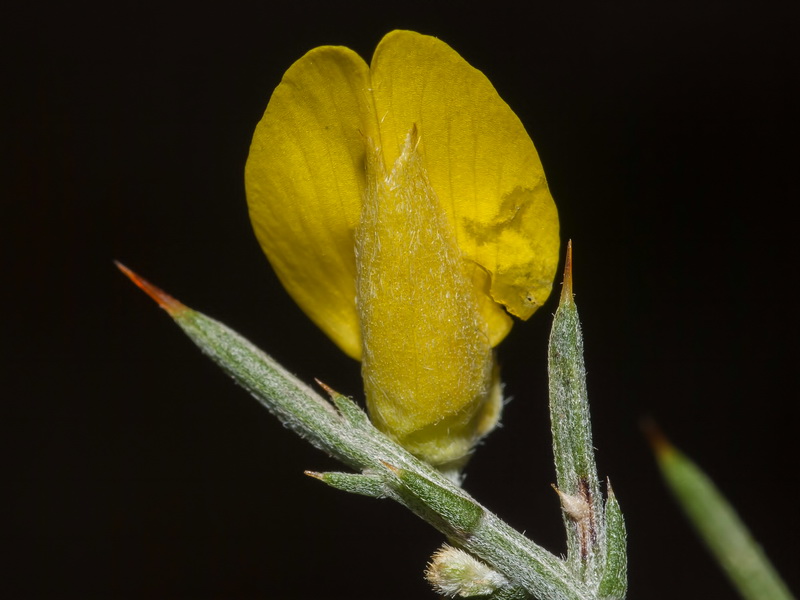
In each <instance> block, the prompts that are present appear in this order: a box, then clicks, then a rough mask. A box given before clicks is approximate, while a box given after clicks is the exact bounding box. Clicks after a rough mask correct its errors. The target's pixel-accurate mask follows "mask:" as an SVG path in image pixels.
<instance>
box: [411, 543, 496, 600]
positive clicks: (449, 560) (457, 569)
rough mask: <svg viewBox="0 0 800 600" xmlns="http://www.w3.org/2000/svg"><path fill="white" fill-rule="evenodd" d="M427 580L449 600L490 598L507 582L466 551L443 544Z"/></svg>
mask: <svg viewBox="0 0 800 600" xmlns="http://www.w3.org/2000/svg"><path fill="white" fill-rule="evenodd" d="M425 579H427V580H428V582H429V583H430V584H431V585H432V586H433V588H434V590H436V592H437V593H439V594H441V595H442V596H447V597H449V598H455V597H460V598H469V597H471V596H488V595H489V594H491V593H493V592H495V591H496V590H497V589H499V588H501V587H504V586H507V585H508V580H507V579H506V578H505V577H503V576H502V575H501V574H500V573H498V572H497V571H495V570H493V569H492V568H491V567H489V566H488V565H486V564H484V563H482V562H480V561H479V560H477V559H475V558H473V557H472V556H470V555H469V554H467V553H466V552H464V551H463V550H459V549H458V548H453V547H452V546H448V545H447V544H444V545H443V546H442V547H441V548H439V550H437V551H436V553H435V554H434V555H433V556H432V557H431V562H430V563H429V564H428V569H427V570H426V571H425Z"/></svg>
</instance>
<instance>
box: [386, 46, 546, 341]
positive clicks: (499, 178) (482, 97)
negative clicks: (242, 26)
mask: <svg viewBox="0 0 800 600" xmlns="http://www.w3.org/2000/svg"><path fill="white" fill-rule="evenodd" d="M371 81H372V89H373V97H374V102H375V110H376V111H377V117H378V121H379V123H380V135H381V137H380V143H381V146H382V148H383V154H384V160H385V163H386V164H387V165H390V164H393V163H394V161H395V160H396V159H397V157H398V156H399V154H400V151H401V149H402V147H403V143H404V141H405V136H406V134H407V133H408V131H409V129H410V128H411V126H412V125H414V124H416V126H417V128H418V130H419V134H420V138H421V149H420V150H421V153H422V157H423V161H424V164H425V166H426V167H427V170H428V176H429V177H430V182H431V185H432V186H433V189H434V190H436V194H437V195H438V198H439V202H440V203H441V206H442V208H443V209H444V212H445V213H446V215H447V218H448V220H449V222H450V224H451V226H452V227H453V230H454V231H455V236H456V240H457V243H458V246H459V247H460V248H461V251H462V252H463V253H464V255H465V256H466V257H467V258H468V259H470V260H472V261H474V263H475V264H476V265H479V267H477V266H476V267H475V268H482V269H484V270H485V271H486V272H487V273H488V274H489V283H488V287H489V293H490V295H491V298H492V299H493V300H494V301H495V302H498V303H500V304H502V305H504V306H505V307H506V309H507V310H508V311H509V312H510V313H511V314H514V315H516V316H518V317H520V318H523V319H527V318H528V317H530V316H531V315H532V314H533V312H534V311H535V310H536V309H537V308H538V307H539V306H541V305H542V304H543V303H544V301H545V300H546V299H547V297H548V295H549V294H550V290H551V287H552V282H553V278H554V277H555V271H556V267H557V264H558V247H559V233H558V214H557V212H556V208H555V204H554V203H553V199H552V197H551V196H550V192H549V190H548V187H547V182H546V180H545V176H544V170H543V168H542V165H541V162H540V161H539V156H538V154H537V152H536V149H535V148H534V146H533V142H531V139H530V137H529V136H528V134H527V133H526V131H525V128H524V127H523V125H522V123H521V122H520V121H519V119H518V118H517V116H516V115H515V114H514V113H513V112H512V110H511V109H510V108H509V107H508V105H507V104H506V103H505V102H503V100H502V99H501V98H500V96H499V95H498V94H497V92H496V91H495V89H494V87H492V84H491V83H490V82H489V80H488V79H487V78H486V77H485V76H484V75H483V73H481V72H480V71H478V70H477V69H475V68H473V67H471V66H470V65H469V64H468V63H467V62H466V61H465V60H464V59H463V58H461V56H459V55H458V53H456V52H455V51H454V50H453V49H452V48H450V47H449V46H448V45H447V44H445V43H444V42H441V41H440V40H437V39H436V38H433V37H429V36H424V35H421V34H418V33H414V32H411V31H393V32H391V33H389V34H388V35H386V36H385V37H384V38H383V40H382V41H381V43H380V44H379V45H378V48H377V49H376V51H375V55H374V56H373V59H372V65H371ZM475 278H476V281H478V280H480V277H479V276H477V275H476V276H475ZM479 291H481V290H479ZM498 310H499V309H498V307H497V306H496V305H494V304H492V303H489V302H485V303H483V304H482V311H483V313H484V318H485V319H486V321H487V322H488V323H489V327H490V329H489V336H490V339H491V343H492V345H494V344H496V343H497V342H499V341H500V339H502V338H503V337H504V336H505V334H506V333H507V332H508V329H509V328H510V322H509V321H508V320H507V319H506V320H504V319H503V318H502V315H499V314H498Z"/></svg>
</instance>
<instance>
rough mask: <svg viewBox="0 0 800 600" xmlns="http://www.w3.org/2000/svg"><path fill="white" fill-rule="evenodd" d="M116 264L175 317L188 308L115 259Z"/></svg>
mask: <svg viewBox="0 0 800 600" xmlns="http://www.w3.org/2000/svg"><path fill="white" fill-rule="evenodd" d="M114 264H115V265H117V268H118V269H119V270H120V271H122V272H123V273H124V274H125V275H126V276H127V277H128V279H130V280H131V281H132V282H133V283H135V284H136V285H137V286H138V287H139V289H141V290H142V291H143V292H144V293H145V294H147V295H148V296H150V297H151V298H152V299H153V300H155V301H156V302H157V303H158V305H159V306H160V307H161V308H163V309H164V310H165V311H167V312H168V313H169V315H170V316H172V317H174V316H176V315H177V314H178V313H180V312H182V311H184V310H186V308H187V307H186V305H185V304H182V303H181V302H178V301H177V300H176V299H175V298H173V297H172V296H170V295H169V294H167V293H166V292H164V291H162V290H160V289H159V288H157V287H156V286H154V285H153V284H152V283H150V282H149V281H147V280H146V279H144V278H142V277H139V276H138V275H137V274H136V273H134V272H133V271H131V270H130V269H129V268H128V267H126V266H125V265H123V264H122V263H121V262H119V261H117V260H115V261H114Z"/></svg>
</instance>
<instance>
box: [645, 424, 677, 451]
mask: <svg viewBox="0 0 800 600" xmlns="http://www.w3.org/2000/svg"><path fill="white" fill-rule="evenodd" d="M639 427H640V428H641V430H642V433H644V435H645V437H646V438H647V441H648V442H650V447H651V448H652V449H653V452H655V453H656V455H658V456H666V455H667V454H669V453H671V452H673V451H674V450H675V447H674V446H673V445H672V444H671V443H670V441H669V440H668V439H667V436H666V435H664V432H663V431H661V429H660V428H659V427H658V425H656V422H655V421H654V420H653V419H652V418H650V417H645V418H644V419H642V420H641V421H640V422H639Z"/></svg>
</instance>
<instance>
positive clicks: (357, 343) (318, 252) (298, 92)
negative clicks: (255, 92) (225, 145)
mask: <svg viewBox="0 0 800 600" xmlns="http://www.w3.org/2000/svg"><path fill="white" fill-rule="evenodd" d="M369 87H370V84H369V69H368V67H367V65H366V63H365V62H364V61H363V60H362V59H361V58H360V57H359V56H358V55H357V54H356V53H355V52H353V51H352V50H349V49H348V48H343V47H338V46H323V47H320V48H315V49H314V50H311V51H310V52H309V53H307V54H306V55H305V56H303V57H302V58H301V59H300V60H298V61H297V62H296V63H294V64H293V65H292V66H291V67H290V68H289V70H288V71H287V72H286V74H285V75H284V76H283V80H282V81H281V83H280V85H278V87H277V88H276V89H275V91H274V93H273V94H272V97H271V99H270V101H269V105H268V106H267V109H266V112H265V113H264V117H263V118H262V120H261V122H260V123H259V124H258V126H257V128H256V131H255V134H254V137H253V142H252V145H251V147H250V155H249V157H248V160H247V166H246V168H245V186H246V191H247V200H248V205H249V209H250V218H251V220H252V223H253V228H254V230H255V233H256V237H257V238H258V241H259V243H260V244H261V247H262V248H263V250H264V252H265V254H266V255H267V258H268V259H269V261H270V262H271V263H272V266H273V268H274V269H275V272H276V273H277V275H278V277H279V278H280V280H281V282H282V283H283V285H284V287H285V288H286V290H287V291H288V292H289V294H291V296H292V297H293V298H294V300H295V301H296V302H297V304H298V305H299V306H300V307H301V308H302V309H303V310H304V311H305V313H306V314H307V315H308V316H309V317H310V318H311V319H312V320H313V321H314V322H315V323H316V324H317V325H318V326H319V327H320V328H321V329H322V330H323V331H324V332H325V333H326V334H327V335H328V336H329V337H330V338H331V339H333V340H334V342H336V343H337V344H338V345H339V346H340V347H341V348H342V350H344V351H345V352H346V353H347V354H349V355H350V356H352V357H354V358H359V357H360V355H361V336H360V331H359V325H358V315H357V314H356V308H355V275H356V274H355V258H354V244H355V242H354V237H353V236H354V230H355V228H356V226H357V225H358V222H359V215H360V212H361V202H362V197H363V191H364V185H365V183H364V137H365V136H372V137H376V136H377V133H376V131H375V128H376V123H375V116H374V115H375V111H374V108H373V106H372V99H371V97H370V93H369Z"/></svg>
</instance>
